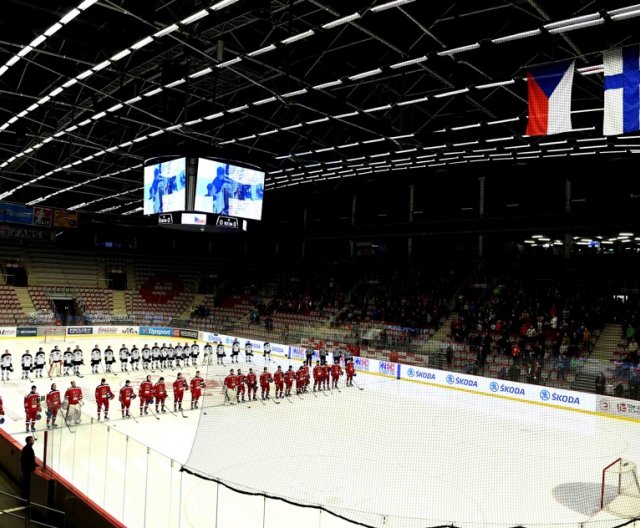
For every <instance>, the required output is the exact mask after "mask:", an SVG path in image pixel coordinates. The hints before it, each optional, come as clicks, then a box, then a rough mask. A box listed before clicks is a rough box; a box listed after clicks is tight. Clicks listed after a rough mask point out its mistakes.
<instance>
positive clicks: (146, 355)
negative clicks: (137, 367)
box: [140, 343, 151, 370]
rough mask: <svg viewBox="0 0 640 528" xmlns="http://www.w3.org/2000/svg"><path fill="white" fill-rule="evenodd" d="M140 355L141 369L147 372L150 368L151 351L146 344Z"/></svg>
mask: <svg viewBox="0 0 640 528" xmlns="http://www.w3.org/2000/svg"><path fill="white" fill-rule="evenodd" d="M140 353H141V354H142V368H143V369H144V370H149V367H150V366H151V349H150V348H149V346H148V345H147V344H146V343H145V344H144V346H143V347H142V351H141V352H140Z"/></svg>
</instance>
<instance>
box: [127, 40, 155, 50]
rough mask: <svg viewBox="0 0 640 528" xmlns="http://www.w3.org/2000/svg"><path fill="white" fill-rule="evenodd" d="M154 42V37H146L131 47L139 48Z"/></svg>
mask: <svg viewBox="0 0 640 528" xmlns="http://www.w3.org/2000/svg"><path fill="white" fill-rule="evenodd" d="M151 42H153V37H145V38H143V39H142V40H139V41H138V42H136V43H135V44H133V45H132V46H131V49H134V50H138V49H140V48H144V47H145V46H146V45H147V44H150V43H151Z"/></svg>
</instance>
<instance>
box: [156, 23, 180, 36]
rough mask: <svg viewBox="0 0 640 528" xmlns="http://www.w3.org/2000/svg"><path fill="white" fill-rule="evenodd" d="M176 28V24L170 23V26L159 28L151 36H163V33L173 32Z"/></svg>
mask: <svg viewBox="0 0 640 528" xmlns="http://www.w3.org/2000/svg"><path fill="white" fill-rule="evenodd" d="M176 29H178V24H171V25H170V26H167V27H166V28H164V29H161V30H160V31H158V32H157V33H154V34H153V36H154V37H155V38H161V37H164V36H165V35H168V34H169V33H173V32H174V31H175V30H176Z"/></svg>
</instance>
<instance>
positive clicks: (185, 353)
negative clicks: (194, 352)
mask: <svg viewBox="0 0 640 528" xmlns="http://www.w3.org/2000/svg"><path fill="white" fill-rule="evenodd" d="M190 355H191V347H190V346H189V343H187V342H185V344H184V346H183V347H182V363H183V364H184V366H185V367H188V366H189V356H190Z"/></svg>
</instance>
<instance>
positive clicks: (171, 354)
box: [167, 343, 176, 370]
mask: <svg viewBox="0 0 640 528" xmlns="http://www.w3.org/2000/svg"><path fill="white" fill-rule="evenodd" d="M175 360H176V349H175V347H174V346H173V343H169V344H168V345H167V367H168V368H170V369H171V370H173V362H174V361H175Z"/></svg>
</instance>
